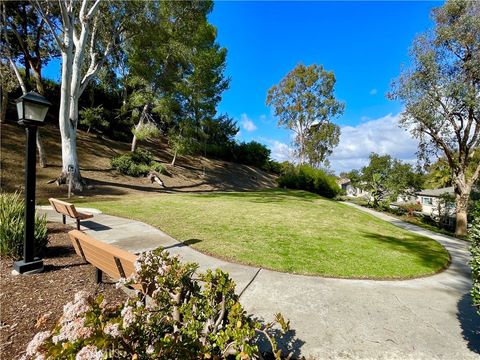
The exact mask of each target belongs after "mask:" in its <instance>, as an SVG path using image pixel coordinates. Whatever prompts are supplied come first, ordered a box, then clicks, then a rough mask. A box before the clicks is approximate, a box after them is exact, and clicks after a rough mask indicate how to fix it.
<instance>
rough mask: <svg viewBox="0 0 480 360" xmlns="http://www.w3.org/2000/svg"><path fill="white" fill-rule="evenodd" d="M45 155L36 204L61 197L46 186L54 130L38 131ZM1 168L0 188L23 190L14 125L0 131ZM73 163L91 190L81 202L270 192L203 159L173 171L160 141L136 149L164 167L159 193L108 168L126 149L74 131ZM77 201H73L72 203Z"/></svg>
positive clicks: (20, 132)
mask: <svg viewBox="0 0 480 360" xmlns="http://www.w3.org/2000/svg"><path fill="white" fill-rule="evenodd" d="M40 132H41V134H42V138H43V143H44V146H45V149H46V153H47V164H48V167H46V168H43V169H42V168H40V167H38V166H37V201H38V202H41V203H45V202H46V199H47V198H48V197H51V196H53V197H58V198H62V197H66V196H67V186H65V185H64V186H61V187H57V186H56V185H54V184H46V182H47V181H48V180H51V179H55V178H56V177H57V176H58V175H59V174H60V171H61V163H62V161H61V146H60V133H59V130H58V129H57V128H55V127H53V126H50V125H49V126H45V127H42V128H40ZM0 136H1V138H0V145H1V166H0V188H1V189H2V190H4V191H15V190H18V189H21V188H23V169H24V156H25V155H24V153H25V130H24V129H23V128H22V127H20V126H19V125H17V124H15V123H11V122H10V123H6V124H1V127H0ZM77 146H78V157H79V161H80V170H81V172H82V176H83V177H84V178H85V179H87V181H88V183H89V184H90V185H93V186H94V189H89V190H85V191H84V192H83V193H78V194H75V195H78V196H86V197H92V196H95V197H102V198H104V197H115V196H119V195H129V194H145V193H162V192H165V191H169V192H182V191H183V192H184V191H191V192H197V191H212V190H222V191H227V190H237V191H240V190H252V189H259V188H269V187H272V186H274V184H275V181H274V176H272V175H270V174H266V173H265V172H263V171H261V170H258V169H256V168H253V167H250V166H245V165H239V164H233V163H229V162H226V161H218V160H211V159H206V158H203V157H191V156H180V157H179V158H178V160H177V166H175V167H171V166H170V165H169V163H170V161H171V160H172V155H171V153H170V150H169V149H168V148H167V147H166V142H165V141H155V142H141V143H140V145H139V146H140V147H141V148H144V149H148V150H150V151H151V152H152V153H153V154H154V155H155V158H156V160H157V161H159V162H161V163H163V164H165V166H166V167H167V169H168V171H169V173H170V176H163V177H162V180H163V181H164V183H165V185H166V186H167V189H161V188H159V186H158V185H157V184H156V183H154V184H152V183H151V182H150V181H149V180H148V179H147V178H133V177H130V176H124V175H121V174H118V173H117V172H115V171H113V170H112V169H111V168H110V159H111V158H112V157H113V156H116V155H119V154H122V153H125V152H127V151H129V150H130V144H127V143H122V142H118V141H112V140H109V139H104V138H100V137H99V136H98V135H96V134H87V133H86V132H84V131H80V130H79V131H78V141H77ZM75 200H76V196H74V197H73V198H72V201H75Z"/></svg>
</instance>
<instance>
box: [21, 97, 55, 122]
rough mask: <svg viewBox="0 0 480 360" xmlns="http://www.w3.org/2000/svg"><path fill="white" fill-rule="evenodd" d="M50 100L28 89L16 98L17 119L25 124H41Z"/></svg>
mask: <svg viewBox="0 0 480 360" xmlns="http://www.w3.org/2000/svg"><path fill="white" fill-rule="evenodd" d="M51 105H52V103H51V102H50V101H48V100H47V99H46V98H44V97H43V96H42V95H40V94H38V93H36V92H35V91H30V92H29V93H26V94H24V95H23V96H21V97H19V98H18V99H17V113H18V121H19V123H21V124H25V125H42V124H43V122H44V120H45V116H46V115H47V111H48V108H49V107H50V106H51Z"/></svg>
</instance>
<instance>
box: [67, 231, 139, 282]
mask: <svg viewBox="0 0 480 360" xmlns="http://www.w3.org/2000/svg"><path fill="white" fill-rule="evenodd" d="M68 235H69V236H70V240H71V241H72V244H73V247H74V248H75V252H76V253H77V254H78V255H79V256H82V254H83V255H84V258H85V259H86V261H87V262H89V263H90V264H92V265H93V266H95V267H96V268H98V269H100V270H102V271H103V272H105V273H106V274H108V275H109V276H110V277H112V278H113V279H115V280H118V279H119V278H120V277H122V275H123V274H121V273H120V271H119V266H118V265H117V262H118V263H119V264H120V265H121V268H122V269H123V272H124V275H125V276H126V277H128V276H130V275H131V274H133V273H134V272H135V266H134V263H135V261H136V260H137V256H136V255H134V254H132V253H129V252H128V251H125V250H122V249H119V248H117V247H115V246H112V245H109V244H106V243H102V242H100V241H98V240H95V239H93V238H91V237H90V236H88V235H87V234H85V233H83V232H81V231H78V230H72V231H70V232H69V233H68ZM115 258H117V261H116V260H115Z"/></svg>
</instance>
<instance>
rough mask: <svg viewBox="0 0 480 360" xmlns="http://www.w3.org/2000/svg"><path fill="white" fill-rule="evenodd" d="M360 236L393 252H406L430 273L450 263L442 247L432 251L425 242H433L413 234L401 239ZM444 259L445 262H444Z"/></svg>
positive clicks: (378, 235) (372, 235)
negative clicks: (429, 270)
mask: <svg viewBox="0 0 480 360" xmlns="http://www.w3.org/2000/svg"><path fill="white" fill-rule="evenodd" d="M361 234H362V236H363V237H366V238H368V239H371V240H374V241H375V242H377V243H379V244H382V246H384V247H387V248H390V249H391V250H393V251H400V252H405V251H407V252H408V253H409V254H410V255H412V256H414V257H415V258H416V259H417V262H418V263H421V264H422V265H424V266H428V267H429V268H430V269H432V271H436V272H440V271H441V270H443V269H446V268H448V266H449V265H450V263H451V258H450V253H449V252H448V251H447V250H446V249H445V248H444V247H443V246H441V248H438V249H434V248H432V246H431V245H429V244H428V242H427V240H428V241H435V240H432V239H428V238H424V237H421V236H417V235H413V234H406V235H404V237H403V238H401V239H399V238H396V237H394V236H387V235H380V234H376V233H371V232H365V231H363V232H361ZM439 245H440V244H439ZM445 252H446V254H445ZM446 257H447V261H445V260H446Z"/></svg>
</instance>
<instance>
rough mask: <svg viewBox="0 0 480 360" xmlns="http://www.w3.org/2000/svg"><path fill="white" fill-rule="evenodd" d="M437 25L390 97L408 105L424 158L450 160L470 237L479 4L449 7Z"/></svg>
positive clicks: (477, 132) (479, 89) (436, 16)
mask: <svg viewBox="0 0 480 360" xmlns="http://www.w3.org/2000/svg"><path fill="white" fill-rule="evenodd" d="M433 20H434V22H435V28H434V29H433V30H432V31H429V32H427V33H425V34H422V35H420V36H419V37H417V38H416V40H415V41H414V43H413V47H412V49H411V66H410V67H408V68H406V69H405V70H404V71H403V73H402V74H401V76H400V77H399V79H398V80H397V81H396V82H395V83H394V84H393V91H392V93H391V94H390V96H391V97H392V98H394V99H399V100H401V101H402V102H403V104H404V107H405V110H404V112H403V113H402V116H401V119H400V123H401V124H402V125H403V126H404V127H405V128H409V129H413V131H412V133H413V135H414V136H415V137H417V138H418V139H419V140H420V155H421V156H422V157H423V158H424V159H428V158H430V157H431V156H432V155H439V156H443V157H445V158H446V160H447V162H448V165H449V167H450V170H451V173H452V183H453V186H454V188H455V193H456V212H457V225H456V231H455V232H456V234H457V235H465V234H466V231H467V208H468V200H469V196H470V193H471V189H472V186H473V184H474V183H475V182H476V181H477V179H478V177H479V175H480V162H479V161H478V160H475V159H476V157H475V156H476V154H477V153H478V152H479V147H480V2H478V1H467V0H461V1H457V0H450V1H447V2H446V3H445V4H444V5H443V6H442V7H439V8H437V9H435V10H434V11H433ZM471 167H473V171H471V172H469V171H468V169H469V168H471Z"/></svg>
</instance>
